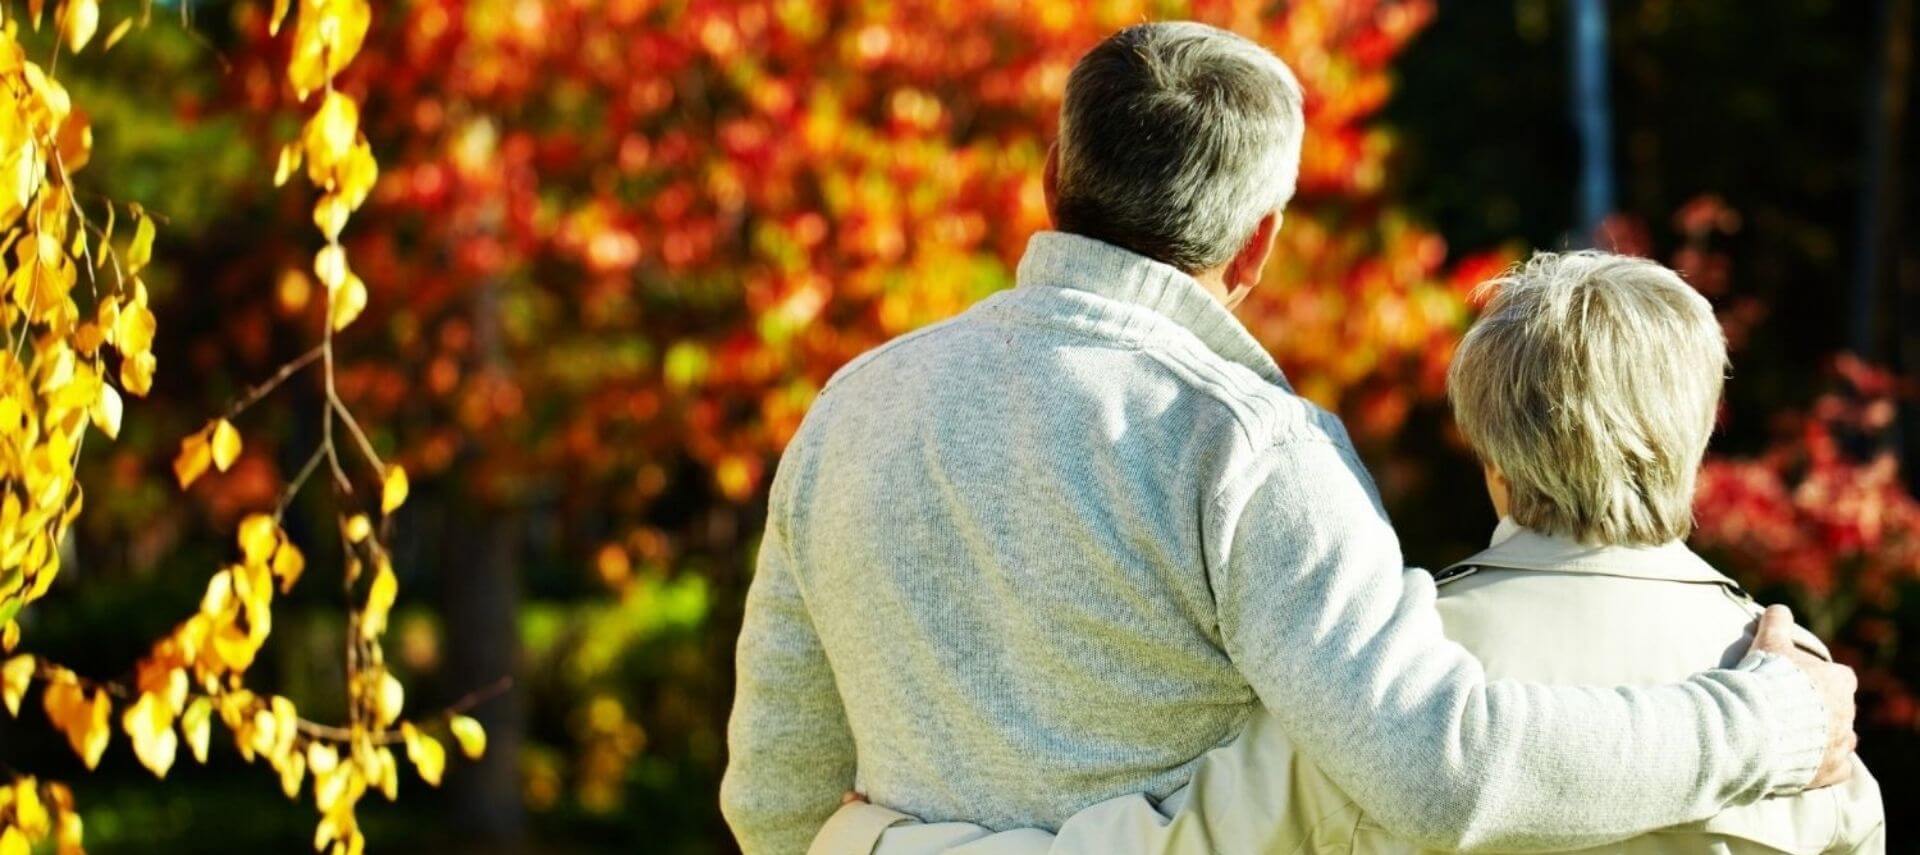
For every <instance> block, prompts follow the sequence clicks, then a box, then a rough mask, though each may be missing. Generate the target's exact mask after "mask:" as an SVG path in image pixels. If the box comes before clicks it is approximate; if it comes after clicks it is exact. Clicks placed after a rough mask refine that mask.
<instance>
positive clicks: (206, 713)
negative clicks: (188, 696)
mask: <svg viewBox="0 0 1920 855" xmlns="http://www.w3.org/2000/svg"><path fill="white" fill-rule="evenodd" d="M212 730H213V702H212V701H210V700H208V699H206V698H194V699H193V702H192V703H189V704H187V711H186V712H183V713H181V714H180V734H181V735H182V736H185V737H186V738H187V748H188V749H190V750H192V751H193V759H194V760H195V761H196V762H199V763H200V764H202V765H205V764H206V762H207V737H208V736H209V735H210V734H211V732H212Z"/></svg>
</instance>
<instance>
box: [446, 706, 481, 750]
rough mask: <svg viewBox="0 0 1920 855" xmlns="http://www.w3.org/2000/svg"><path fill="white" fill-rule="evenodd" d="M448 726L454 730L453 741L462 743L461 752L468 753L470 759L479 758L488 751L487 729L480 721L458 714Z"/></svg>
mask: <svg viewBox="0 0 1920 855" xmlns="http://www.w3.org/2000/svg"><path fill="white" fill-rule="evenodd" d="M447 726H448V728H449V729H450V730H452V731H453V741H455V742H457V743H459V744H460V753H462V754H465V755H467V759H468V760H478V759H480V755H482V754H485V753H487V730H486V728H484V727H481V726H480V722H478V721H475V720H473V719H472V718H469V717H467V716H464V715H457V716H454V717H453V721H450V722H448V723H447Z"/></svg>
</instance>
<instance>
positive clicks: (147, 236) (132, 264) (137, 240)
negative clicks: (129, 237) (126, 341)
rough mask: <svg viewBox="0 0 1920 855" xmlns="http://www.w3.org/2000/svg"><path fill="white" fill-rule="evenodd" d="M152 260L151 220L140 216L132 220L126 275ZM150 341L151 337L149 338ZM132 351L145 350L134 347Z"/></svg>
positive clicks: (137, 271)
mask: <svg viewBox="0 0 1920 855" xmlns="http://www.w3.org/2000/svg"><path fill="white" fill-rule="evenodd" d="M152 260H153V218H151V217H148V216H147V215H146V214H144V213H143V214H140V215H139V216H137V217H135V218H134V225H133V242H132V243H130V244H127V274H128V275H132V274H135V273H139V272H140V271H141V269H143V268H145V267H146V266H147V263H148V262H150V261H152ZM149 340H151V336H149ZM132 349H134V350H145V349H146V348H144V347H134V348H132Z"/></svg>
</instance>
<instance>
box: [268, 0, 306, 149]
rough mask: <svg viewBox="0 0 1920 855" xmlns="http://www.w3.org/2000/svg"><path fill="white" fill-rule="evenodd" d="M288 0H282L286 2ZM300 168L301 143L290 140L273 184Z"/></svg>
mask: <svg viewBox="0 0 1920 855" xmlns="http://www.w3.org/2000/svg"><path fill="white" fill-rule="evenodd" d="M285 2H286V0H281V3H282V4H284V3H285ZM299 168H300V143H298V142H290V143H287V144H286V145H283V146H281V147H280V162H279V163H277V164H275V165H274V167H273V186H275V187H281V186H284V185H285V184H286V183H287V179H288V178H292V177H293V173H294V170H296V169H299Z"/></svg>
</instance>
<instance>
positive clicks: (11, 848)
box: [0, 825, 33, 855]
mask: <svg viewBox="0 0 1920 855" xmlns="http://www.w3.org/2000/svg"><path fill="white" fill-rule="evenodd" d="M0 855H33V846H32V844H29V843H28V842H27V836H26V835H24V834H21V833H20V829H18V828H14V827H13V826H11V825H9V826H7V827H6V830H4V831H0Z"/></svg>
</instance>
